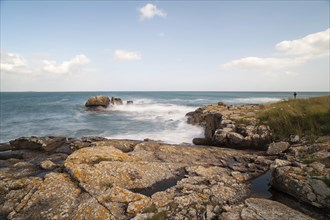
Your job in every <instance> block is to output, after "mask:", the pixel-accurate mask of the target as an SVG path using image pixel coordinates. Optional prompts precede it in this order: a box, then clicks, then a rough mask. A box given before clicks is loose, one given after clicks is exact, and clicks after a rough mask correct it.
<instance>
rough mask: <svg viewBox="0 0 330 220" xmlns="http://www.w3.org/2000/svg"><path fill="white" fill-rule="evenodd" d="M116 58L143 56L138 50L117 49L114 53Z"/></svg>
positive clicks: (131, 58)
mask: <svg viewBox="0 0 330 220" xmlns="http://www.w3.org/2000/svg"><path fill="white" fill-rule="evenodd" d="M113 56H114V58H115V59H116V60H141V59H142V56H141V54H140V53H139V52H138V51H127V50H116V51H115V52H114V54H113Z"/></svg>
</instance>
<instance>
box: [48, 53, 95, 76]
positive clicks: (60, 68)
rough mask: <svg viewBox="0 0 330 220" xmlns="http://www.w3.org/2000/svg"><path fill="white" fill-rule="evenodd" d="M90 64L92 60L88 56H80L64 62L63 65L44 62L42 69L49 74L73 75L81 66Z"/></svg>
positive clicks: (54, 62)
mask: <svg viewBox="0 0 330 220" xmlns="http://www.w3.org/2000/svg"><path fill="white" fill-rule="evenodd" d="M89 62H90V59H89V58H88V57H87V56H86V55H84V54H79V55H77V56H75V57H74V58H72V59H71V60H69V61H64V62H62V63H61V64H57V62H56V61H49V60H44V61H43V67H42V69H43V70H44V71H46V72H49V73H55V74H69V73H73V72H74V71H75V70H76V71H77V70H78V69H79V66H80V65H83V64H87V63H89Z"/></svg>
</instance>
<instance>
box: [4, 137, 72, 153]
mask: <svg viewBox="0 0 330 220" xmlns="http://www.w3.org/2000/svg"><path fill="white" fill-rule="evenodd" d="M65 142H66V138H65V137H39V138H38V137H21V138H18V139H15V140H13V141H10V142H9V143H10V145H11V147H12V150H14V149H29V150H44V151H47V152H50V151H53V150H55V149H56V148H58V147H59V146H61V145H63V144H64V143H65Z"/></svg>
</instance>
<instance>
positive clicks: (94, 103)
mask: <svg viewBox="0 0 330 220" xmlns="http://www.w3.org/2000/svg"><path fill="white" fill-rule="evenodd" d="M109 104H110V99H109V97H108V96H92V97H90V98H89V99H88V100H87V102H86V104H85V106H86V107H98V106H102V107H104V108H106V107H108V106H109Z"/></svg>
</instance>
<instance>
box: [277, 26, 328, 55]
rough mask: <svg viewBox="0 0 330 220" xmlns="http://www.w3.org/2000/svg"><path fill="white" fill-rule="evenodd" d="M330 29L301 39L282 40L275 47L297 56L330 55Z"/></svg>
mask: <svg viewBox="0 0 330 220" xmlns="http://www.w3.org/2000/svg"><path fill="white" fill-rule="evenodd" d="M329 36H330V29H327V30H325V31H321V32H318V33H314V34H310V35H307V36H306V37H303V38H301V39H297V40H292V41H282V42H280V43H278V44H276V46H275V48H276V49H277V50H279V51H283V52H285V53H287V54H289V55H295V56H324V55H329Z"/></svg>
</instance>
